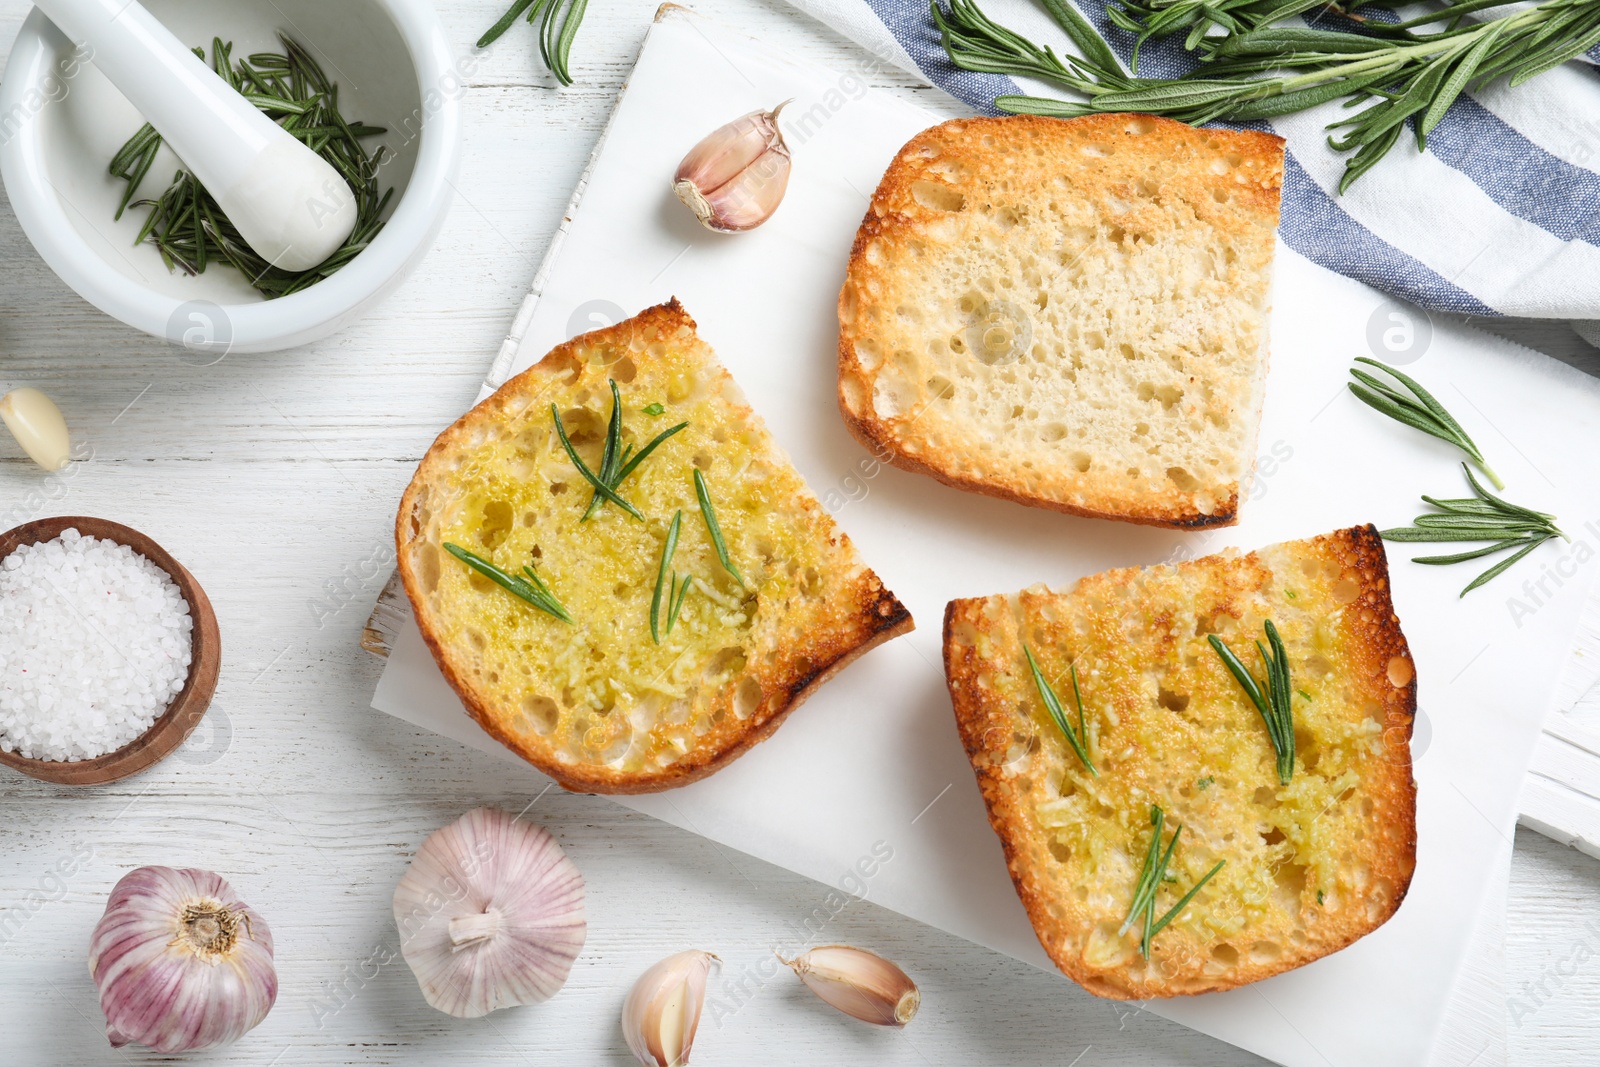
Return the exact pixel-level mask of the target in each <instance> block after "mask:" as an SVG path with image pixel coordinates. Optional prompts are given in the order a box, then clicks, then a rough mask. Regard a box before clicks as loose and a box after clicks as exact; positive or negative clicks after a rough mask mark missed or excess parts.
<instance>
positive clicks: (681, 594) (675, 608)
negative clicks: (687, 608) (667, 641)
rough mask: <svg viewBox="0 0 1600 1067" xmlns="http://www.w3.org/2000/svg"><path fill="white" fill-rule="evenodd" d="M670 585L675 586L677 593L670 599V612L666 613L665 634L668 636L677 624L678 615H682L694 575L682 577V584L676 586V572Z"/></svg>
mask: <svg viewBox="0 0 1600 1067" xmlns="http://www.w3.org/2000/svg"><path fill="white" fill-rule="evenodd" d="M672 583H673V585H675V586H677V588H678V591H677V593H676V594H675V595H674V596H673V598H672V610H670V611H668V612H667V633H669V634H670V633H671V632H672V628H673V627H674V626H676V625H677V624H678V615H679V614H680V613H682V611H683V602H684V600H685V599H687V598H688V596H689V587H690V586H692V585H693V584H694V575H692V574H686V575H684V578H683V584H682V585H678V575H677V572H673V575H672Z"/></svg>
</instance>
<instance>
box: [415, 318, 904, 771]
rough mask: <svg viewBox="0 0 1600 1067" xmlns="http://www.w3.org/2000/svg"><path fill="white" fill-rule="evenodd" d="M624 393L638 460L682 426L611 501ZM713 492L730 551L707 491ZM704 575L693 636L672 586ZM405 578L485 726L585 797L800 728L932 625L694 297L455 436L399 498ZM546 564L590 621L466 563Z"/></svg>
mask: <svg viewBox="0 0 1600 1067" xmlns="http://www.w3.org/2000/svg"><path fill="white" fill-rule="evenodd" d="M609 381H615V382H616V383H617V386H618V389H619V395H620V396H621V400H622V434H621V440H622V443H623V445H625V446H632V448H634V449H643V448H644V447H645V446H646V445H647V444H648V442H650V441H651V439H653V438H654V437H656V436H657V435H658V434H660V433H661V432H662V431H664V430H667V429H669V428H670V427H672V426H674V425H676V424H678V423H680V422H682V423H687V426H686V428H685V429H683V430H682V431H681V432H679V433H677V434H675V435H673V436H671V437H669V438H667V439H666V440H665V441H664V442H663V443H662V444H661V445H660V446H659V447H658V448H657V449H656V450H655V451H653V452H651V453H650V454H649V455H648V456H647V458H646V459H645V460H644V461H643V462H642V463H641V464H640V465H639V467H638V468H637V469H636V471H635V472H634V473H633V474H632V475H631V476H630V477H629V478H628V479H627V481H625V482H624V483H622V485H621V486H620V487H619V488H618V489H617V492H618V493H619V494H620V495H621V497H622V499H624V500H625V501H627V502H628V503H629V504H630V505H633V506H634V507H636V508H637V510H638V511H639V512H640V513H641V515H642V516H643V518H644V521H639V520H637V519H635V518H633V517H632V516H630V515H628V514H627V513H626V512H625V511H624V510H623V509H622V508H621V507H618V506H617V505H616V504H615V503H612V502H607V503H605V504H604V505H603V506H602V507H601V508H600V509H599V510H598V511H597V512H595V513H594V515H593V516H592V517H591V518H590V519H589V520H588V521H584V513H585V510H586V508H587V506H588V504H589V502H590V498H591V495H592V487H591V484H590V483H589V482H587V481H586V480H585V478H584V477H583V475H582V474H581V473H580V472H579V470H578V468H577V467H576V466H575V465H574V463H573V462H572V459H571V458H570V457H569V455H568V454H567V452H566V450H565V447H564V446H563V445H562V443H561V440H560V437H559V435H558V434H557V432H556V429H555V419H554V418H553V416H552V413H551V406H552V405H554V406H555V407H556V408H557V409H558V410H559V411H560V412H561V421H562V424H563V425H564V427H565V429H566V431H567V433H568V436H569V438H570V440H571V443H572V445H573V447H574V448H575V450H576V451H577V452H578V454H579V456H580V457H581V458H582V459H583V460H584V462H585V463H586V464H587V465H588V467H589V468H590V470H591V471H595V472H598V471H600V470H601V469H602V451H603V448H604V443H605V440H606V437H607V435H608V430H607V428H608V425H609V420H610V418H611V412H612V407H613V405H612V399H611V390H610V386H609V384H608V382H609ZM697 469H698V470H699V471H700V472H701V473H702V474H703V476H704V478H705V481H706V485H707V488H708V495H709V497H710V499H711V502H712V514H713V516H714V518H715V519H716V520H717V523H718V525H719V527H720V529H721V533H722V535H723V538H724V542H725V545H726V547H727V550H728V554H729V562H730V563H731V564H732V565H733V567H734V569H735V570H736V571H738V572H739V574H740V575H741V576H742V584H741V581H740V579H738V578H735V577H734V576H733V575H732V574H730V573H729V572H728V571H727V570H726V569H725V568H724V567H723V566H722V563H721V561H720V559H719V558H718V554H717V552H716V548H715V543H714V541H713V539H712V536H711V533H710V527H709V524H708V523H707V522H706V520H705V519H704V518H703V516H702V511H701V507H700V504H699V502H698V500H699V498H698V495H697V490H696V486H695V482H694V478H693V475H694V472H695V471H696V470H697ZM678 513H681V515H682V519H681V526H680V534H679V539H678V542H677V548H676V552H675V554H674V555H673V557H672V562H671V566H670V568H669V570H670V572H671V573H670V574H669V576H668V581H669V582H673V581H674V580H675V579H676V582H677V583H679V584H680V587H681V583H682V581H684V580H686V579H687V578H689V577H692V578H693V579H694V583H695V584H694V586H693V587H692V588H691V589H690V591H689V592H688V593H687V594H686V596H685V597H684V599H683V607H682V609H681V615H680V616H679V617H678V619H677V622H676V625H675V626H672V627H671V628H670V629H669V628H668V625H667V622H668V618H669V616H670V613H671V601H672V599H673V597H672V594H671V591H670V590H668V589H666V587H665V583H662V589H663V594H662V597H663V602H662V604H661V606H660V608H659V610H658V611H657V612H656V615H655V618H656V623H657V629H658V631H659V633H660V643H659V644H658V643H657V642H656V640H655V639H654V638H653V637H652V632H651V617H652V603H653V601H654V598H655V591H656V588H657V585H658V583H657V575H658V568H659V565H660V561H661V557H662V554H663V550H664V545H665V542H666V540H667V535H668V531H669V528H670V524H671V523H672V520H673V516H674V515H675V514H678ZM395 537H396V542H397V546H398V554H399V563H400V574H401V576H402V578H403V579H404V582H405V588H406V594H407V595H408V596H409V597H410V599H411V605H412V607H413V608H414V609H415V611H416V617H417V623H418V625H419V627H420V628H421V630H422V636H423V639H424V640H425V641H426V642H427V644H428V647H429V648H430V649H432V650H433V655H434V658H435V659H436V660H437V661H438V663H439V668H440V670H441V671H443V672H444V676H445V678H447V679H448V680H449V682H450V684H451V685H452V686H453V687H455V690H456V692H457V693H458V694H460V696H461V700H462V702H463V703H464V704H465V705H466V708H467V710H468V711H469V712H470V713H471V714H472V716H473V717H474V718H475V719H477V721H478V722H479V724H480V725H482V726H483V728H484V729H485V730H487V731H488V732H489V733H490V734H492V735H493V736H494V737H496V738H498V739H499V740H500V741H501V742H502V743H504V744H505V745H506V746H507V747H509V748H510V749H512V750H513V751H515V752H516V753H518V754H519V755H521V756H522V757H523V758H524V759H526V760H528V762H530V763H532V764H534V765H535V766H536V767H538V768H539V769H540V770H542V771H544V772H545V773H546V774H549V775H550V776H551V777H553V778H555V779H556V781H558V782H560V783H561V784H562V785H563V786H566V787H567V788H569V789H581V790H589V791H593V792H597V793H640V792H651V791H655V790H660V789H667V788H670V787H673V786H678V785H683V784H685V783H688V782H692V781H694V780H696V779H698V778H702V777H704V776H705V775H707V774H710V773H711V772H712V771H715V770H716V769H718V768H719V767H721V766H723V765H724V764H726V763H728V762H729V761H731V760H733V759H734V758H735V757H737V756H738V755H739V754H740V753H742V752H743V751H745V750H746V749H748V748H749V747H750V746H751V745H753V744H755V743H756V742H758V741H761V740H764V739H765V738H767V737H768V736H770V735H771V734H772V732H773V731H774V730H776V729H777V728H778V725H779V723H781V722H782V721H783V719H784V717H785V716H786V715H788V713H789V712H790V711H792V710H793V709H794V708H795V707H796V706H797V705H798V704H799V703H800V702H801V701H802V700H803V699H805V697H806V696H807V695H809V694H810V693H811V692H812V691H813V690H815V689H816V687H817V686H819V685H821V684H822V683H823V682H824V681H826V680H827V679H828V677H830V676H831V675H832V674H833V673H834V672H836V671H838V670H840V669H841V668H842V667H844V666H845V665H846V664H847V663H849V662H850V661H851V660H853V659H855V658H856V657H857V656H859V655H861V654H862V653H863V652H865V651H866V650H867V649H869V648H872V647H873V646H875V645H878V644H880V643H882V642H883V641H885V640H888V639H889V638H890V637H893V636H895V635H897V634H901V633H905V632H906V631H908V630H910V629H911V617H910V615H909V614H908V613H907V612H906V610H905V608H904V607H902V606H901V604H900V602H899V601H898V600H896V599H895V598H894V596H893V595H892V594H891V593H890V592H889V591H888V590H887V589H885V588H884V587H883V583H882V582H880V581H879V580H878V577H877V576H876V575H875V574H873V573H872V571H871V570H869V569H868V568H867V566H866V565H865V564H864V563H862V561H861V559H860V557H859V556H858V555H857V554H856V550H855V547H854V546H853V545H852V544H851V543H850V539H849V538H848V537H846V536H845V535H844V533H843V532H842V531H841V530H839V529H838V527H837V526H835V525H834V522H833V520H832V518H830V517H829V516H828V514H827V513H826V512H825V511H824V510H823V509H822V506H821V505H820V504H819V503H818V502H817V500H816V498H815V497H813V496H812V494H811V492H810V490H809V489H807V488H806V485H805V482H804V481H803V480H802V479H801V477H800V475H799V473H798V472H796V471H795V469H794V468H793V466H791V465H790V463H789V460H788V458H787V457H786V456H785V455H784V454H783V452H782V451H781V450H780V449H779V448H778V446H777V445H776V444H775V443H774V442H773V440H772V438H771V436H770V435H769V434H768V433H767V430H766V427H765V426H764V425H763V424H762V422H761V420H760V418H758V417H757V416H756V414H755V413H754V412H753V411H752V410H751V409H750V407H749V405H747V404H746V403H745V401H744V398H743V395H742V394H741V393H740V391H739V388H738V386H737V385H735V384H734V381H733V379H732V377H731V376H729V374H728V372H727V371H726V370H724V369H723V368H722V366H721V364H719V363H718V362H717V359H716V357H715V355H714V354H713V353H712V351H711V349H710V347H709V346H707V345H706V344H705V343H704V342H703V341H701V340H700V339H699V337H697V336H696V334H695V324H694V321H693V320H692V319H690V318H689V316H688V314H686V313H685V312H684V310H683V308H682V307H681V306H680V305H679V304H678V302H677V301H675V300H674V301H673V302H672V303H670V304H664V305H662V306H659V307H654V308H650V309H649V310H647V311H645V312H643V313H641V314H640V315H638V316H636V317H635V318H632V319H629V320H628V321H626V322H622V323H618V324H617V325H616V326H612V327H609V328H607V329H603V330H599V331H596V332H594V333H589V334H584V335H583V336H581V337H578V338H575V339H573V340H572V341H569V342H567V343H566V344H563V345H560V346H558V347H557V348H555V349H554V350H553V351H551V352H550V354H549V355H547V356H545V357H544V359H542V360H541V361H540V362H539V363H538V364H537V365H535V366H533V367H532V368H530V369H529V370H527V371H526V372H524V373H522V374H520V375H518V376H517V377H515V378H513V379H511V380H510V381H509V382H507V383H506V384H505V385H503V386H501V388H500V389H499V391H498V392H496V393H495V394H494V395H493V396H491V397H489V398H488V399H486V400H484V401H483V403H481V404H479V405H478V406H477V407H475V408H473V409H472V410H471V411H470V412H468V413H467V414H466V415H465V416H463V417H462V418H461V419H460V421H458V422H457V423H456V424H455V425H453V426H451V427H450V428H449V429H448V430H446V431H445V432H444V433H442V434H440V435H439V439H438V440H437V441H435V442H434V445H433V447H432V448H431V449H429V450H428V454H427V455H426V456H424V457H423V460H422V463H421V465H420V466H419V467H418V468H417V473H416V476H415V477H414V478H413V479H412V481H411V485H410V487H409V488H408V489H407V490H406V493H405V497H404V499H402V501H401V503H400V513H399V516H398V519H397V522H396V528H395ZM447 543H449V544H455V545H458V546H460V547H461V548H463V549H466V550H467V551H469V552H472V553H474V554H475V555H477V556H479V557H481V558H483V559H486V560H488V561H489V562H490V563H493V564H494V565H496V566H498V567H500V568H501V569H502V570H503V571H505V572H508V573H511V574H518V573H521V569H522V568H523V567H524V566H526V565H529V564H532V565H534V566H535V568H536V571H535V573H536V574H537V575H538V577H539V578H541V579H542V580H543V581H545V582H546V583H548V585H549V587H550V588H551V590H552V591H553V593H554V594H555V596H556V598H557V599H558V600H559V601H560V602H561V604H562V606H563V607H564V608H565V609H566V611H567V612H568V613H569V614H570V615H571V616H572V619H573V622H572V623H571V624H568V623H565V622H562V621H561V620H559V619H557V618H555V617H553V616H552V615H550V614H546V613H544V612H542V611H540V610H538V609H536V608H534V607H533V606H531V605H530V604H528V603H526V602H524V601H523V600H521V599H518V598H517V597H516V596H514V595H512V594H511V593H508V592H507V591H506V590H505V589H503V588H501V586H499V585H497V584H495V583H494V582H492V581H490V580H488V579H487V578H485V577H483V576H482V575H481V574H478V573H477V572H475V571H474V570H472V569H469V567H468V566H467V565H466V564H464V563H463V562H461V561H460V560H458V559H457V558H456V557H455V556H453V555H451V554H448V553H447V552H446V551H445V550H444V545H445V544H447Z"/></svg>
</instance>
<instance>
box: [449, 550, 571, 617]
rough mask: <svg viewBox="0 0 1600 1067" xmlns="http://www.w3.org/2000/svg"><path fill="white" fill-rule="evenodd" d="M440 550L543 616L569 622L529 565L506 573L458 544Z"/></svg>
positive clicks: (547, 588) (559, 603) (565, 614)
mask: <svg viewBox="0 0 1600 1067" xmlns="http://www.w3.org/2000/svg"><path fill="white" fill-rule="evenodd" d="M444 550H445V551H446V552H448V553H450V554H451V555H452V556H454V557H455V558H456V559H459V560H460V561H461V562H462V563H465V564H466V565H467V566H469V567H471V568H472V569H473V570H475V571H477V572H478V573H479V574H481V575H483V576H484V577H485V578H487V579H489V580H490V581H491V582H493V583H494V584H496V585H498V586H499V587H500V588H502V589H504V590H505V591H506V592H508V593H510V594H512V595H513V596H516V597H520V598H521V599H523V600H526V601H527V602H528V603H529V604H532V605H533V606H534V607H536V608H538V609H539V610H540V611H542V612H544V613H545V614H546V615H553V616H555V617H556V618H558V619H560V620H561V621H562V622H571V621H572V616H571V615H569V614H567V609H566V608H564V607H562V606H561V601H559V600H557V599H556V595H555V593H553V592H551V591H550V587H549V586H548V585H546V584H545V581H544V579H543V578H540V577H539V575H538V572H536V571H535V570H534V569H533V567H532V565H531V564H530V565H527V566H524V567H523V568H522V573H521V574H520V575H518V574H508V573H507V572H505V571H503V570H501V569H500V568H499V567H496V566H495V565H494V564H493V563H490V562H489V561H488V560H486V559H484V558H483V557H482V556H478V555H474V554H473V553H471V552H468V551H467V550H466V549H464V548H462V547H461V546H460V545H454V544H451V543H449V542H448V541H447V542H445V545H444Z"/></svg>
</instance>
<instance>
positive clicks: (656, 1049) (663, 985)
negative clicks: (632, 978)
mask: <svg viewBox="0 0 1600 1067" xmlns="http://www.w3.org/2000/svg"><path fill="white" fill-rule="evenodd" d="M714 962H721V961H720V960H718V959H717V957H716V956H714V955H712V954H711V953H709V952H695V951H691V952H680V953H678V954H677V955H675V956H668V957H667V958H666V959H664V960H662V961H661V962H660V963H657V964H656V965H655V966H653V967H651V968H650V969H649V970H647V971H645V972H644V973H643V974H641V975H640V976H639V980H638V981H637V982H634V983H633V988H632V989H630V990H629V991H628V999H627V1000H625V1001H623V1002H622V1036H623V1038H624V1039H625V1040H626V1041H627V1042H628V1048H629V1049H630V1050H631V1051H632V1052H633V1054H634V1056H635V1057H636V1058H637V1059H638V1060H639V1062H640V1063H642V1064H644V1067H683V1065H684V1064H687V1063H688V1062H689V1050H690V1048H691V1047H692V1046H693V1045H694V1032H695V1030H696V1028H698V1027H699V1025H700V1009H701V1008H703V1007H704V1006H705V999H706V975H708V974H710V973H711V965H712V963H714Z"/></svg>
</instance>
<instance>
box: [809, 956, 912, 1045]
mask: <svg viewBox="0 0 1600 1067" xmlns="http://www.w3.org/2000/svg"><path fill="white" fill-rule="evenodd" d="M778 959H780V960H782V961H783V963H784V964H785V965H786V966H788V967H790V968H791V969H792V970H793V971H794V973H795V974H797V975H799V976H800V980H801V981H802V982H804V983H805V984H806V986H807V987H808V988H809V989H810V990H811V991H812V992H813V993H815V994H816V995H817V996H819V997H821V998H822V999H823V1000H825V1001H827V1002H828V1003H829V1004H831V1005H833V1006H834V1007H835V1008H838V1009H839V1010H840V1011H842V1012H844V1013H845V1014H846V1015H852V1016H854V1017H856V1018H857V1019H860V1020H861V1021H862V1022H867V1023H876V1024H877V1025H879V1026H904V1025H905V1024H906V1023H908V1022H910V1021H911V1019H912V1017H913V1016H914V1015H916V1014H917V1008H918V1007H919V1006H921V1004H922V994H921V993H920V992H919V991H918V990H917V983H915V982H913V981H912V980H911V978H910V976H909V975H907V974H906V972H904V971H902V970H901V969H900V968H899V967H896V966H895V965H894V964H892V963H890V962H889V961H888V960H886V959H884V958H883V957H882V956H879V955H876V954H874V953H871V952H868V951H867V950H866V949H862V948H851V947H850V946H849V945H823V946H822V947H821V948H814V949H812V950H811V951H810V952H807V953H804V954H802V955H800V956H797V957H795V958H794V959H792V960H785V959H783V957H782V956H779V957H778Z"/></svg>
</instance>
